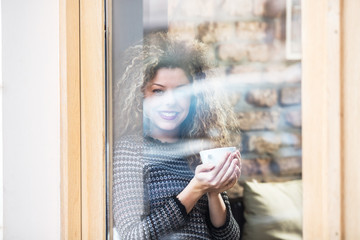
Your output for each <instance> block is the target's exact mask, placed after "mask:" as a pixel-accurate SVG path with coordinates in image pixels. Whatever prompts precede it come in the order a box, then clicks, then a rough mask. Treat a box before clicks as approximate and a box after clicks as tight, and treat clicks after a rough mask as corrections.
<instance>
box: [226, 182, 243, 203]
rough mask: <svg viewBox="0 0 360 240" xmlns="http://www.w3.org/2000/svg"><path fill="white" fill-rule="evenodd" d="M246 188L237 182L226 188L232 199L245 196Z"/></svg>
mask: <svg viewBox="0 0 360 240" xmlns="http://www.w3.org/2000/svg"><path fill="white" fill-rule="evenodd" d="M243 192H244V188H243V187H242V186H241V185H240V184H239V183H238V182H237V183H235V185H234V186H233V187H232V188H230V189H229V190H226V193H227V195H228V196H229V198H230V199H234V198H239V197H242V196H243Z"/></svg>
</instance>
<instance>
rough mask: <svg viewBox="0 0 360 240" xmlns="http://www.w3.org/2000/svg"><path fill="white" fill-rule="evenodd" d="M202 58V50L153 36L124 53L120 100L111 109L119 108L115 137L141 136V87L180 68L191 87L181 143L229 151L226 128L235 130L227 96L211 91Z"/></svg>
mask: <svg viewBox="0 0 360 240" xmlns="http://www.w3.org/2000/svg"><path fill="white" fill-rule="evenodd" d="M207 53H208V50H207V48H206V46H205V45H204V44H202V43H200V42H198V41H195V40H194V41H189V40H183V39H181V38H180V37H179V36H173V35H170V34H168V33H156V34H152V35H150V36H148V37H146V38H145V39H144V40H143V41H142V42H141V43H139V44H137V45H136V46H133V47H131V48H130V49H128V51H127V53H126V59H127V61H126V64H125V66H126V67H125V68H124V71H123V74H122V76H121V79H119V80H118V83H117V88H118V89H117V92H116V94H117V95H118V96H116V97H117V98H118V99H121V101H120V102H118V103H115V104H117V108H119V109H118V115H119V116H117V117H116V118H115V119H117V120H116V121H120V122H119V124H118V127H117V128H115V131H116V132H117V134H119V136H122V135H125V134H134V133H141V132H142V131H143V130H144V129H143V109H142V103H143V99H144V95H143V93H144V89H145V86H146V84H147V83H148V82H149V81H151V80H152V79H153V78H154V77H155V75H156V73H157V71H158V70H159V69H161V68H181V69H182V70H184V72H185V73H186V75H187V77H188V79H189V81H190V82H191V83H192V86H193V87H192V88H193V92H192V104H191V107H190V111H189V114H188V116H187V119H186V120H185V121H184V123H183V124H182V126H181V134H180V137H181V138H183V139H185V138H186V139H207V140H211V142H213V143H214V145H215V146H219V147H220V146H228V145H230V144H231V143H230V141H231V140H230V139H231V136H230V134H231V131H232V129H231V128H233V127H234V126H236V121H235V118H234V114H233V111H232V109H231V107H230V105H229V104H228V101H226V100H227V98H226V95H222V94H221V92H220V91H219V88H218V87H214V84H215V85H216V82H217V81H216V80H213V79H215V78H213V77H214V76H211V75H214V73H213V67H212V64H211V62H210V61H209V59H210V58H209V57H208V56H207ZM205 79H206V80H205ZM117 101H119V100H117ZM144 121H146V120H144ZM116 123H118V122H116ZM144 131H146V130H144Z"/></svg>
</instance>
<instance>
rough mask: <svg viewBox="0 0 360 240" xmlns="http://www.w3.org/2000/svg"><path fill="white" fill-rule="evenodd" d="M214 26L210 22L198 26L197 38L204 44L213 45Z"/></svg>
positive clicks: (214, 38) (215, 39)
mask: <svg viewBox="0 0 360 240" xmlns="http://www.w3.org/2000/svg"><path fill="white" fill-rule="evenodd" d="M214 29H215V25H214V23H211V22H205V23H201V24H199V26H198V35H197V38H198V39H200V41H202V42H204V43H215V42H217V38H216V36H215V34H214Z"/></svg>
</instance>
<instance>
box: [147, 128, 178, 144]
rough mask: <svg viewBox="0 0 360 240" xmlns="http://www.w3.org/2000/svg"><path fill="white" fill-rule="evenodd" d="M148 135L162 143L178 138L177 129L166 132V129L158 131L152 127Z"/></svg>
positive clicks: (175, 140) (171, 141)
mask: <svg viewBox="0 0 360 240" xmlns="http://www.w3.org/2000/svg"><path fill="white" fill-rule="evenodd" d="M149 136H150V137H152V138H154V139H157V140H159V141H160V142H163V143H174V142H177V141H178V140H179V134H178V131H176V132H175V131H169V132H166V131H159V130H157V129H152V131H150V133H149Z"/></svg>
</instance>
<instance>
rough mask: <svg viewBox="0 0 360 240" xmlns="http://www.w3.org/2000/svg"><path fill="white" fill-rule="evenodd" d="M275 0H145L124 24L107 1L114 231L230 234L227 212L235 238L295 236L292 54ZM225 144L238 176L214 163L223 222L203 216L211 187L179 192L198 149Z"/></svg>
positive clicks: (295, 71)
mask: <svg viewBox="0 0 360 240" xmlns="http://www.w3.org/2000/svg"><path fill="white" fill-rule="evenodd" d="M115 2H116V3H115ZM120 2H123V3H120ZM285 2H286V1H285V0H281V1H279V0H260V1H258V0H247V1H243V0H224V1H212V0H192V1H190V0H182V1H180V0H171V1H170V0H169V1H168V0H157V1H149V0H144V1H143V3H142V5H141V8H139V6H137V7H133V8H132V9H133V11H132V14H129V13H126V14H127V15H131V18H136V19H142V24H140V25H139V24H137V25H135V26H134V25H130V24H128V23H126V22H127V21H117V22H116V18H117V17H119V16H117V13H116V11H117V10H116V9H115V8H114V10H113V15H114V17H113V26H114V29H113V32H114V36H115V37H114V38H113V42H114V43H113V46H114V47H113V55H114V58H113V69H114V71H113V72H114V73H113V76H114V80H113V89H114V94H113V95H114V99H113V102H114V109H113V112H114V116H113V120H114V123H113V125H114V133H113V135H114V143H113V148H114V151H113V202H112V204H113V205H112V210H113V217H114V229H116V230H115V231H114V233H115V235H114V239H143V238H144V239H147V238H150V239H162V238H163V239H196V236H198V237H199V238H201V237H202V238H205V239H206V238H208V239H214V238H215V239H216V238H217V237H218V238H221V239H224V236H223V235H222V234H225V235H226V234H229V235H228V236H229V237H225V239H231V237H234V238H235V239H238V237H239V236H238V227H237V224H238V225H239V227H240V229H241V231H240V234H241V236H242V238H243V239H266V238H280V236H284V235H283V234H285V233H286V234H288V235H286V237H285V238H286V239H301V237H302V226H301V214H302V208H301V198H302V193H301V175H302V173H301V62H300V60H294V59H295V58H288V55H287V54H286V41H287V39H286V4H285ZM294 2H295V3H296V14H297V15H296V16H297V23H296V24H293V25H292V30H291V31H292V33H297V34H300V30H299V28H300V23H299V21H300V20H299V19H300V9H299V6H300V5H299V1H294ZM124 4H130V3H129V2H127V3H126V1H114V3H113V6H114V7H115V6H118V8H119V9H120V8H121V5H122V6H124ZM131 4H139V3H131ZM294 6H295V4H294ZM123 9H124V8H122V10H119V11H124V10H123ZM129 9H131V8H129ZM126 14H122V15H121V14H120V15H121V16H124V15H126ZM294 16H295V15H294ZM119 22H121V23H124V22H125V26H124V24H123V25H122V26H121V27H117V26H118V25H117V24H119ZM126 28H128V29H131V31H126V32H127V33H131V32H132V34H133V36H132V37H131V36H128V35H127V36H123V38H121V36H122V35H124V34H123V33H124V29H126ZM117 31H118V32H117ZM159 31H163V32H164V31H165V32H169V33H170V34H171V36H176V37H175V38H174V37H171V39H172V40H171V41H170V40H169V39H168V35H167V34H162V35H161V34H160V35H159V34H156V33H157V32H159ZM125 35H126V34H125ZM295 35H296V34H295ZM295 35H293V37H292V42H296V44H297V46H298V47H299V46H300V41H299V39H298V38H297V37H296V36H295ZM116 36H117V37H116ZM131 38H132V39H131ZM124 39H125V40H126V39H127V40H126V41H125V40H124ZM129 39H130V40H129ZM141 39H145V40H144V41H140V40H141ZM174 39H176V40H174ZM124 42H125V43H124ZM170 42H172V43H171V44H170ZM120 43H121V44H120ZM120 45H121V46H120ZM130 45H136V46H137V47H132V48H130V49H129V50H128V51H127V53H126V54H125V53H124V52H125V51H124V50H125V48H128V47H129V46H130ZM125 56H126V57H125ZM297 59H299V58H297ZM228 146H234V147H236V148H237V149H239V150H240V152H241V176H240V177H239V176H238V174H237V170H236V167H234V168H233V173H234V174H233V175H231V174H230V173H228V172H231V171H230V170H229V171H225V170H223V171H224V172H227V173H228V175H227V176H228V180H229V181H228V182H229V185H226V187H224V188H221V190H227V191H226V192H227V194H225V193H223V194H222V195H221V198H217V200H216V201H220V205H221V206H225V209H226V214H225V215H222V214H215V215H219V216H226V218H225V220H226V221H225V222H224V221H223V219H222V218H221V217H220V220H219V219H217V218H216V219H212V218H211V215H212V213H214V211H213V210H214V209H217V208H216V207H215V208H212V207H211V206H219V205H217V204H215V205H211V204H210V205H211V206H210V207H209V201H210V202H211V201H212V202H213V200H214V199H216V198H213V195H212V193H210V194H208V193H207V192H217V191H213V189H212V190H209V189H210V188H209V186H208V187H207V188H206V189H207V190H204V189H203V190H204V191H200V192H201V196H200V197H199V196H197V195H196V194H190V196H192V197H194V198H195V200H196V201H195V200H194V201H190V202H191V204H190V205H188V203H187V201H189V199H190V198H189V197H188V196H187V195H186V193H189V192H192V191H190V190H193V189H192V187H193V186H195V185H196V184H194V182H196V181H200V180H199V178H200V179H202V178H201V174H200V175H199V172H196V169H203V168H204V169H207V168H205V167H204V165H201V160H200V157H199V152H200V151H201V150H204V149H211V148H215V147H228ZM232 157H233V158H235V159H237V158H239V159H240V156H239V155H237V156H236V153H233V155H232ZM224 159H226V158H225V157H224ZM235 162H236V160H235ZM236 165H237V164H235V166H236ZM197 166H200V167H198V168H196V167H197ZM226 166H227V165H226ZM214 169H215V170H217V169H220V167H218V168H216V167H214ZM214 169H207V170H206V171H209V172H212V171H214ZM224 169H225V168H224ZM226 169H227V168H226ZM229 169H230V168H229ZM198 171H200V170H198ZM204 171H205V170H204ZM206 171H205V172H206ZM219 171H220V170H219ZM220 172H221V171H220ZM200 173H204V172H201V171H200ZM204 175H206V174H204ZM230 175H231V176H232V177H231V176H230ZM219 176H220V175H219ZM222 176H224V175H222ZM238 177H239V178H238ZM194 179H195V180H194ZM204 179H205V178H204ZM204 179H202V180H204ZM234 179H237V181H236V183H235V182H234V181H233V180H234ZM254 184H255V185H254ZM196 186H199V185H196ZM201 186H203V185H201ZM231 186H232V187H231ZM229 187H231V188H229ZM189 189H190V190H189ZM184 191H185V193H184ZM187 191H188V192H187ZM184 194H185V195H184ZM215 195H216V194H215ZM184 196H185V197H184ZM216 196H220V195H216ZM254 196H255V197H254ZM184 199H185V200H184ZM272 199H276V201H272ZM217 203H219V202H217ZM222 203H224V205H222ZM244 203H245V204H244ZM269 203H271V204H269ZM275 203H276V204H278V205H276V204H275ZM193 204H195V205H193ZM256 206H258V208H256ZM259 206H261V207H259ZM285 206H286V207H285ZM285 208H286V209H287V212H284V210H285ZM220 209H221V208H220ZM262 209H265V210H266V211H265V212H261V210H262ZM217 210H218V209H217ZM215 212H216V210H215ZM220 212H221V211H220ZM244 213H245V215H244ZM249 213H253V214H254V213H256V214H258V215H257V216H254V215H251V214H249ZM213 215H214V214H213ZM110 217H112V216H110ZM245 218H246V220H245ZM218 220H219V221H218ZM245 222H246V223H245ZM244 223H245V224H244ZM284 223H286V224H284ZM218 225H224V226H226V228H222V229H223V230H224V232H217V228H214V226H218ZM259 234H260V235H259ZM220 236H222V237H220Z"/></svg>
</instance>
